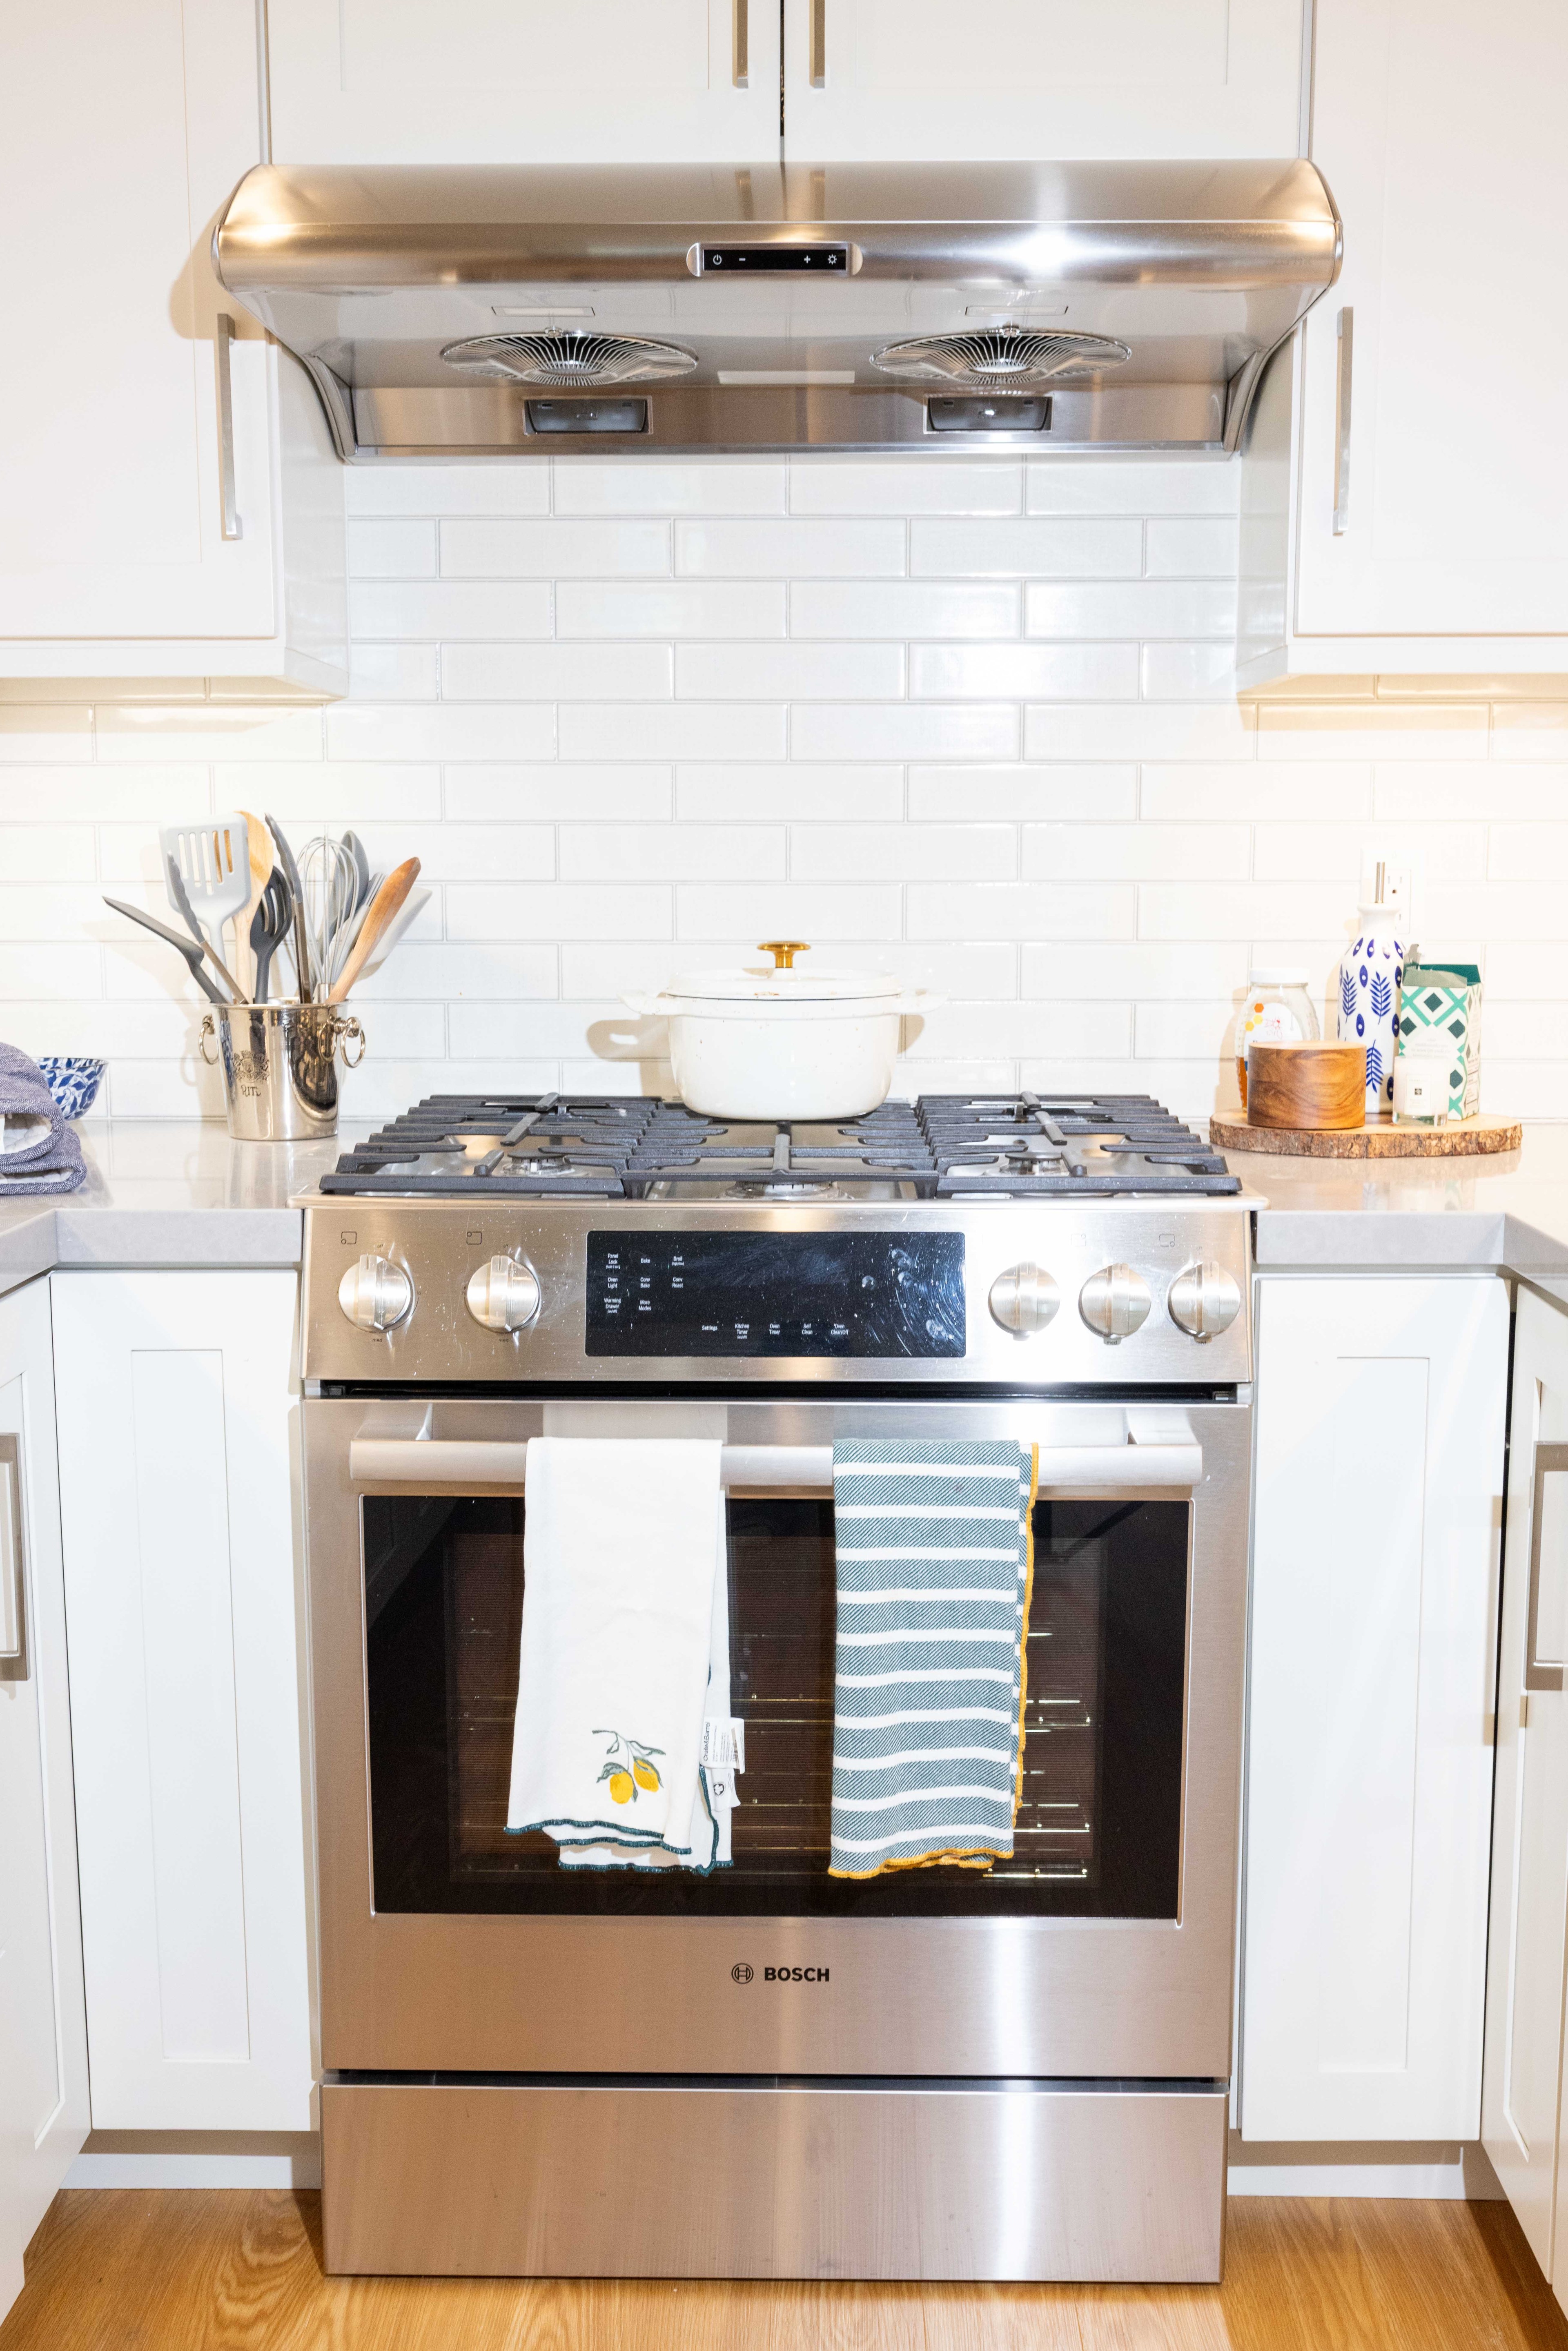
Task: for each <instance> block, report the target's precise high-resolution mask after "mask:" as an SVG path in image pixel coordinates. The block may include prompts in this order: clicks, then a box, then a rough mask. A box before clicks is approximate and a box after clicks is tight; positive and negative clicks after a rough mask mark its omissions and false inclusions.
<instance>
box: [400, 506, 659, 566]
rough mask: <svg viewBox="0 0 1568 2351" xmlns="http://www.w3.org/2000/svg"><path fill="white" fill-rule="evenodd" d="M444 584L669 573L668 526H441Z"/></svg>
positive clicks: (460, 522)
mask: <svg viewBox="0 0 1568 2351" xmlns="http://www.w3.org/2000/svg"><path fill="white" fill-rule="evenodd" d="M440 528H441V576H442V578H443V579H444V580H593V579H597V578H598V577H599V575H600V574H601V572H615V571H622V572H630V573H633V574H634V573H639V572H647V573H659V572H667V571H668V570H669V568H670V526H669V524H668V523H667V522H663V521H661V522H643V521H627V522H579V521H577V520H575V519H574V520H571V521H567V520H565V519H562V520H560V521H550V522H501V521H494V520H488V519H477V518H476V519H472V520H454V521H448V522H444V523H443V524H442V525H441V527H440Z"/></svg>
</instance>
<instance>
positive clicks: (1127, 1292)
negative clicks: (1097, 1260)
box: [1078, 1265, 1155, 1347]
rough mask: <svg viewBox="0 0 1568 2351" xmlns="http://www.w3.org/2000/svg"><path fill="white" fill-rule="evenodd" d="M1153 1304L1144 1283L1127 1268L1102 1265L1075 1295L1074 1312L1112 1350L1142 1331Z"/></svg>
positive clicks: (1126, 1266) (1141, 1276)
mask: <svg viewBox="0 0 1568 2351" xmlns="http://www.w3.org/2000/svg"><path fill="white" fill-rule="evenodd" d="M1154 1302H1155V1301H1154V1299H1153V1297H1152V1296H1151V1294H1150V1291H1149V1285H1148V1283H1147V1282H1146V1281H1145V1280H1144V1277H1143V1275H1142V1274H1141V1273H1134V1270H1133V1268H1132V1267H1131V1266H1130V1265H1103V1266H1102V1267H1101V1269H1100V1270H1099V1272H1098V1273H1092V1274H1091V1275H1090V1277H1089V1279H1088V1280H1087V1281H1086V1282H1085V1283H1084V1285H1083V1288H1082V1290H1081V1291H1080V1292H1079V1297H1078V1311H1079V1312H1080V1314H1082V1317H1083V1320H1084V1321H1085V1322H1087V1323H1088V1325H1089V1328H1090V1329H1091V1331H1098V1332H1099V1333H1100V1336H1101V1337H1102V1339H1103V1340H1104V1342H1105V1343H1106V1345H1107V1346H1108V1347H1115V1346H1119V1345H1120V1343H1121V1342H1122V1341H1123V1340H1124V1339H1130V1338H1131V1337H1132V1335H1133V1332H1134V1331H1139V1330H1141V1329H1142V1328H1143V1326H1144V1324H1145V1322H1147V1320H1148V1315H1149V1309H1150V1307H1151V1306H1152V1305H1153V1304H1154Z"/></svg>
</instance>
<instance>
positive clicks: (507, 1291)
mask: <svg viewBox="0 0 1568 2351" xmlns="http://www.w3.org/2000/svg"><path fill="white" fill-rule="evenodd" d="M466 1295H467V1300H468V1311H469V1313H470V1314H472V1316H473V1317H474V1320H475V1322H482V1323H483V1324H484V1326H485V1328H486V1331H500V1332H507V1331H521V1330H522V1329H523V1328H524V1326H525V1325H526V1324H528V1323H529V1322H532V1321H533V1319H534V1317H535V1315H536V1314H537V1313H538V1311H539V1278H538V1274H537V1273H536V1272H535V1271H534V1270H533V1267H532V1266H531V1265H529V1264H528V1261H527V1259H524V1258H519V1257H493V1258H491V1259H489V1261H488V1262H487V1263H486V1264H485V1265H480V1266H476V1267H475V1269H474V1270H473V1272H472V1273H471V1274H470V1275H469V1277H468V1289H467V1292H466Z"/></svg>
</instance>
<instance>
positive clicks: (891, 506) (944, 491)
mask: <svg viewBox="0 0 1568 2351" xmlns="http://www.w3.org/2000/svg"><path fill="white" fill-rule="evenodd" d="M1022 508H1023V466H1022V465H1021V464H1020V463H1019V462H1018V461H1017V460H1013V461H1011V462H1008V461H1003V462H1001V463H997V462H994V461H989V460H987V459H983V458H952V459H948V460H946V461H945V460H943V459H942V458H939V457H937V458H932V457H918V458H910V459H904V460H900V459H898V458H895V457H894V458H889V457H873V458H869V459H857V458H842V457H829V458H819V459H817V460H815V461H812V462H808V463H804V464H800V463H797V464H796V465H792V466H791V467H790V469H789V511H790V513H791V514H798V515H885V514H893V515H898V516H901V517H902V516H904V515H1016V514H1019V513H1021V511H1022Z"/></svg>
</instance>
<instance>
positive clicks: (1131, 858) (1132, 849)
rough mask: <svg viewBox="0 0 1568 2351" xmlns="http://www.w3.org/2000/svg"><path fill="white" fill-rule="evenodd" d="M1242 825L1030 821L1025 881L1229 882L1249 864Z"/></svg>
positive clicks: (1026, 831) (1025, 834)
mask: <svg viewBox="0 0 1568 2351" xmlns="http://www.w3.org/2000/svg"><path fill="white" fill-rule="evenodd" d="M1251 853H1252V836H1251V834H1250V833H1249V831H1248V829H1247V827H1246V826H1245V825H1244V824H1188V825H1182V824H1026V825H1025V827H1024V829H1023V872H1024V876H1025V878H1026V880H1031V881H1042V882H1050V881H1062V882H1152V881H1173V882H1174V881H1176V880H1177V879H1179V878H1184V877H1186V876H1191V877H1192V878H1193V879H1195V880H1198V881H1205V882H1209V881H1219V882H1223V881H1231V880H1236V879H1239V878H1241V877H1244V876H1245V875H1246V874H1247V872H1249V869H1250V862H1251Z"/></svg>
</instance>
